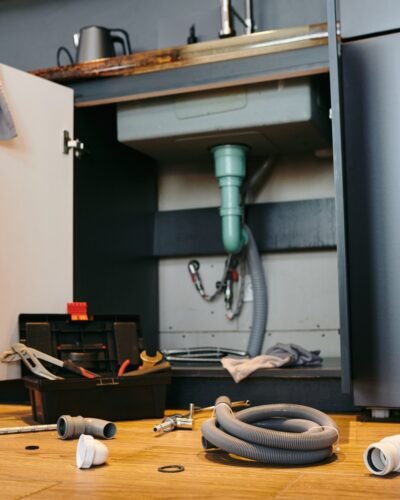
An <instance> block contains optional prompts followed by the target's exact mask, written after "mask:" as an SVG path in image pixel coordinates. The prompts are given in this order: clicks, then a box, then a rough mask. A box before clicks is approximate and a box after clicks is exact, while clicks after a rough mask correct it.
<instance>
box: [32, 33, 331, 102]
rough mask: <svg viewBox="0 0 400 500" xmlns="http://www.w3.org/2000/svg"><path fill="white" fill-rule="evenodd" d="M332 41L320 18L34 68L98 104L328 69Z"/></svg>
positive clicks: (78, 98) (78, 96) (78, 99)
mask: <svg viewBox="0 0 400 500" xmlns="http://www.w3.org/2000/svg"><path fill="white" fill-rule="evenodd" d="M327 46H328V35H327V26H326V24H316V25H310V26H300V27H295V28H287V29H278V30H271V31H264V32H259V33H252V34H251V35H243V36H237V37H232V38H227V39H221V40H214V41H208V42H201V43H196V44H191V45H182V46H179V47H172V48H165V49H159V50H151V51H146V52H140V53H134V54H130V55H126V56H118V57H112V58H107V59H98V60H95V61H90V62H85V63H81V64H75V65H71V66H61V67H53V68H44V69H38V70H35V71H32V73H33V74H35V75H37V76H40V77H43V78H46V79H48V80H52V81H54V82H59V83H62V84H65V85H68V86H69V87H71V88H73V89H74V91H75V104H76V106H93V105H99V104H107V103H114V102H124V101H129V100H135V99H144V98H149V97H156V96H161V95H170V94H176V93H183V92H192V91H198V90H206V89H211V88H221V87H228V86H233V85H240V84H250V83H256V82H260V81H268V80H277V79H280V78H291V77H297V76H303V75H308V74H319V73H326V72H327V71H328V51H327ZM121 77H124V78H121Z"/></svg>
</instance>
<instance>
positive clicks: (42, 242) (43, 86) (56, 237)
mask: <svg viewBox="0 0 400 500" xmlns="http://www.w3.org/2000/svg"><path fill="white" fill-rule="evenodd" d="M0 85H1V88H2V91H3V94H4V96H5V98H6V101H7V105H8V108H9V110H10V112H11V116H12V118H13V121H14V123H15V128H16V131H17V137H16V138H14V139H10V140H6V141H0V229H1V244H0V289H1V291H0V351H1V352H2V351H4V350H5V349H9V348H10V345H11V344H12V343H14V342H17V341H18V315H19V314H20V313H64V312H65V304H66V302H68V301H71V300H72V297H73V295H72V294H73V291H72V277H73V273H72V268H73V262H72V260H73V238H72V231H73V226H72V216H73V154H72V153H70V154H64V153H63V132H64V130H67V131H68V132H69V133H70V136H71V137H72V136H73V92H72V90H70V89H68V88H65V87H62V86H61V85H57V84H54V83H51V82H49V81H47V80H43V79H41V78H37V77H34V76H32V75H29V74H27V73H24V72H23V71H19V70H16V69H13V68H10V67H8V66H4V65H1V64H0ZM19 376H20V369H19V363H17V364H15V363H13V364H5V363H0V380H9V379H15V378H19Z"/></svg>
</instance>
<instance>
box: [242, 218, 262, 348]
mask: <svg viewBox="0 0 400 500" xmlns="http://www.w3.org/2000/svg"><path fill="white" fill-rule="evenodd" d="M245 230H246V233H247V235H248V238H249V241H248V244H247V265H248V268H249V273H250V276H251V283H252V286H253V318H252V324H251V334H250V338H249V341H248V344H247V354H248V355H249V356H250V357H252V358H253V357H254V356H258V355H259V354H260V353H261V349H262V346H263V343H264V336H265V327H266V323H267V286H266V284H265V275H264V268H263V265H262V261H261V257H260V254H259V253H258V250H257V245H256V242H255V240H254V237H253V234H252V233H251V231H250V229H249V228H248V226H245Z"/></svg>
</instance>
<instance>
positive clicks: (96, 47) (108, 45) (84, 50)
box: [57, 26, 132, 66]
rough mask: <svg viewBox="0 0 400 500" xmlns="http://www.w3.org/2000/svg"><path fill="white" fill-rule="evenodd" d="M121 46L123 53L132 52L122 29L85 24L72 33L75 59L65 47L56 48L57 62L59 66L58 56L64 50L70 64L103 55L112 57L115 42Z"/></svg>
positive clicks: (126, 34)
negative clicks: (77, 31)
mask: <svg viewBox="0 0 400 500" xmlns="http://www.w3.org/2000/svg"><path fill="white" fill-rule="evenodd" d="M116 43H118V44H120V45H121V47H122V52H123V54H130V53H131V52H132V48H131V43H130V40H129V35H128V33H127V32H126V31H125V30H123V29H119V28H118V29H110V28H104V27H103V26H85V27H83V28H81V29H80V31H79V33H75V34H74V45H75V47H76V55H75V60H74V58H73V57H72V55H71V53H70V51H69V50H68V49H67V48H66V47H60V48H59V49H58V50H57V64H58V66H61V63H60V56H61V53H62V52H65V53H66V55H67V57H68V59H69V61H70V64H78V63H82V62H86V61H93V60H95V59H103V58H105V57H114V56H115V55H116V54H115V44H116Z"/></svg>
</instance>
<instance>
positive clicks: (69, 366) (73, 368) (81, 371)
mask: <svg viewBox="0 0 400 500" xmlns="http://www.w3.org/2000/svg"><path fill="white" fill-rule="evenodd" d="M63 368H65V369H66V370H69V371H70V372H74V373H77V374H78V375H82V377H85V378H99V377H100V375H99V374H98V373H94V372H91V371H89V370H86V368H83V367H82V366H78V365H76V364H75V363H74V362H73V361H71V360H69V359H67V360H66V361H64V364H63Z"/></svg>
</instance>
